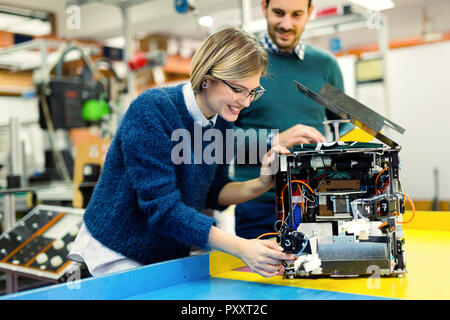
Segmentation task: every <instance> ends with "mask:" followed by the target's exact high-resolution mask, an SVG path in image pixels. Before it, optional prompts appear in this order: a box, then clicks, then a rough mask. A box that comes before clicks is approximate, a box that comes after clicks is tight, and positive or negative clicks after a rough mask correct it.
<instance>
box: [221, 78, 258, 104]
mask: <svg viewBox="0 0 450 320" xmlns="http://www.w3.org/2000/svg"><path fill="white" fill-rule="evenodd" d="M219 80H220V81H222V82H223V83H224V84H226V85H227V86H229V87H230V88H231V90H233V93H235V94H237V95H240V96H241V97H242V98H245V99H247V98H248V97H250V101H251V102H253V101H256V100H258V99H259V98H260V97H261V96H262V95H263V93H264V91H266V90H265V89H264V88H263V87H262V86H259V87H258V88H255V89H253V90H250V91H248V90H246V89H244V88H239V87H235V86H232V85H231V84H229V83H228V82H226V81H225V80H222V79H219Z"/></svg>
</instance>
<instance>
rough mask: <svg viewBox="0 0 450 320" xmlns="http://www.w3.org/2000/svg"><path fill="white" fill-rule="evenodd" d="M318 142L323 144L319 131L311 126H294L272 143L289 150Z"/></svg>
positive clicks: (322, 137)
mask: <svg viewBox="0 0 450 320" xmlns="http://www.w3.org/2000/svg"><path fill="white" fill-rule="evenodd" d="M318 142H325V137H324V136H323V135H322V133H320V131H319V130H317V129H316V128H314V127H311V126H306V125H303V124H296V125H294V126H292V127H290V128H289V129H287V130H285V131H283V132H280V133H279V134H278V135H276V136H275V137H274V138H273V142H272V143H273V144H274V145H275V144H279V145H281V146H283V147H285V148H291V147H293V146H294V145H296V144H301V143H306V144H307V143H318Z"/></svg>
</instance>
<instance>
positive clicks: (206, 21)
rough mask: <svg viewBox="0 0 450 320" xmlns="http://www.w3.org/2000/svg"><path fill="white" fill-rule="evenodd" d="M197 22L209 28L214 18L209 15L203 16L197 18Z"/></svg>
mask: <svg viewBox="0 0 450 320" xmlns="http://www.w3.org/2000/svg"><path fill="white" fill-rule="evenodd" d="M198 24H199V25H201V26H203V27H206V28H211V27H212V26H213V24H214V19H213V18H212V17H210V16H203V17H200V18H199V19H198Z"/></svg>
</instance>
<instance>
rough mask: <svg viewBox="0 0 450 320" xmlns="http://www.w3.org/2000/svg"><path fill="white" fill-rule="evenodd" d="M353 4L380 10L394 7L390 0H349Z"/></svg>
mask: <svg viewBox="0 0 450 320" xmlns="http://www.w3.org/2000/svg"><path fill="white" fill-rule="evenodd" d="M350 2H353V3H355V4H358V5H360V6H363V7H366V8H368V9H370V10H373V11H381V10H386V9H391V8H393V7H395V4H394V2H392V0H350Z"/></svg>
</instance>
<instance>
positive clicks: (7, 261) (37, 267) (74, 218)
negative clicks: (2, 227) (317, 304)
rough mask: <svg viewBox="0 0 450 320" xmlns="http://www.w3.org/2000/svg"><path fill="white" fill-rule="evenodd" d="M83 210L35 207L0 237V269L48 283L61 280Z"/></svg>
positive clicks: (68, 263)
mask: <svg viewBox="0 0 450 320" xmlns="http://www.w3.org/2000/svg"><path fill="white" fill-rule="evenodd" d="M83 213H84V209H75V208H66V207H58V206H48V205H39V206H37V207H36V208H34V209H33V210H31V211H30V212H29V213H27V214H26V215H25V216H24V217H23V218H22V219H20V220H19V221H18V222H17V223H16V224H15V225H14V226H13V227H12V228H11V229H9V230H6V231H5V232H4V233H3V234H2V235H1V236H0V270H2V271H9V272H14V273H16V274H18V275H23V276H31V277H33V278H38V279H42V280H48V281H51V282H58V281H62V279H64V278H65V275H66V273H67V272H70V271H71V267H72V264H74V262H73V261H70V260H68V259H66V256H67V254H68V253H69V249H70V245H71V243H72V242H73V241H74V240H75V237H76V235H77V233H78V229H79V228H80V226H81V223H82V219H83Z"/></svg>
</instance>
